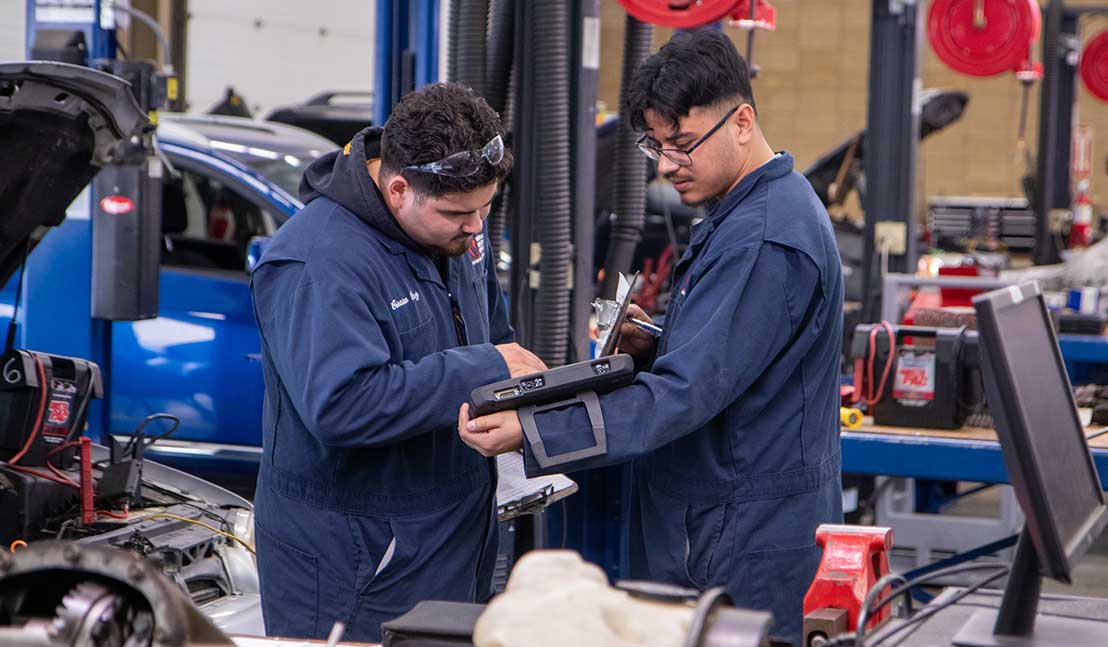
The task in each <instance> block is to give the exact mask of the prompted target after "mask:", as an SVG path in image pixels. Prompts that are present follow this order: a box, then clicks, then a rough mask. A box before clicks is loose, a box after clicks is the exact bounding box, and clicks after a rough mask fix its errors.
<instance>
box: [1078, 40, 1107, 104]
mask: <svg viewBox="0 0 1108 647" xmlns="http://www.w3.org/2000/svg"><path fill="white" fill-rule="evenodd" d="M1081 80H1082V81H1084V82H1085V88H1086V89H1088V91H1089V94H1092V95H1093V96H1094V97H1096V98H1098V99H1100V100H1101V101H1108V31H1103V32H1101V33H1100V35H1098V36H1096V37H1095V38H1093V39H1092V40H1090V41H1089V44H1088V45H1086V46H1085V51H1083V52H1081Z"/></svg>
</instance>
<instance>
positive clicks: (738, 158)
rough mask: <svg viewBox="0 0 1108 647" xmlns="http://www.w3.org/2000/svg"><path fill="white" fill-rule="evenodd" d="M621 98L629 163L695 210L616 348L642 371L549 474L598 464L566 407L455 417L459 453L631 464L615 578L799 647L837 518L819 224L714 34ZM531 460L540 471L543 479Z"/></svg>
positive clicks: (678, 46)
mask: <svg viewBox="0 0 1108 647" xmlns="http://www.w3.org/2000/svg"><path fill="white" fill-rule="evenodd" d="M633 88H634V89H633V92H632V93H631V95H630V98H629V101H628V105H627V106H625V108H626V109H627V111H628V114H629V115H630V118H631V120H632V124H633V125H634V126H635V128H636V129H637V130H639V131H641V132H642V134H643V137H642V139H641V140H640V147H641V148H642V149H643V152H645V153H646V154H647V155H648V156H649V157H651V158H654V159H656V160H658V172H659V173H660V174H661V175H664V176H665V177H666V178H668V179H669V180H670V181H671V182H672V183H673V185H674V187H675V188H676V189H677V191H678V192H679V193H680V194H681V198H682V200H683V202H685V203H686V204H700V203H705V204H706V205H708V206H709V207H710V212H709V215H708V217H707V218H706V219H705V220H704V221H703V222H701V223H699V224H698V225H696V227H694V229H693V233H692V241H691V243H690V245H689V247H688V249H687V250H686V251H685V253H684V256H683V257H682V258H681V260H680V261H679V262H678V264H677V266H676V268H675V270H674V274H673V281H672V285H673V296H672V298H671V301H670V303H669V306H668V308H667V311H666V314H665V319H664V322H659V323H661V324H662V325H663V327H664V332H663V334H662V337H661V339H660V340H658V342H657V344H656V345H655V344H654V343H653V341H652V338H651V337H649V336H648V335H646V334H645V333H642V332H641V331H639V330H638V329H637V328H635V327H633V326H630V325H625V326H624V327H623V329H622V335H623V336H622V341H621V350H622V351H624V352H628V353H630V354H632V355H634V356H635V357H636V360H637V363H638V364H643V365H646V366H649V369H648V370H644V371H642V372H639V373H638V374H637V375H636V377H635V380H634V382H632V384H630V385H629V386H627V387H624V388H621V389H618V390H616V391H613V392H611V393H609V394H607V395H603V396H600V398H599V401H600V408H601V411H602V413H603V417H604V425H605V427H606V442H607V451H606V452H605V453H604V454H603V455H600V456H595V457H591V458H585V459H579V460H576V461H573V460H572V459H571V461H570V462H567V461H564V460H563V461H558V460H557V456H558V455H565V454H568V453H570V452H576V450H581V449H584V448H588V447H592V446H595V441H594V437H593V430H592V428H591V426H590V424H589V420H588V416H587V414H586V411H585V407H583V406H580V405H574V406H569V407H564V408H561V409H555V410H552V411H547V412H543V413H539V414H537V415H535V416H534V420H535V432H537V433H535V436H536V437H527V436H525V435H524V434H523V432H522V428H521V424H520V422H519V417H518V416H517V414H516V412H514V411H509V412H501V413H498V414H492V415H489V416H485V417H482V418H477V419H474V420H470V419H469V414H468V408H467V407H466V406H464V405H463V406H462V408H461V410H460V411H459V414H458V415H459V434H460V435H461V437H462V439H463V440H464V441H465V442H466V443H467V444H469V445H471V446H473V447H474V448H476V449H478V451H480V452H482V453H483V454H485V455H487V456H492V455H495V454H499V453H503V452H505V451H513V450H516V449H519V448H520V447H522V449H523V451H524V453H525V459H526V465H527V470H528V473H529V474H530V475H535V474H537V473H540V472H544V471H545V472H558V471H573V470H578V469H583V468H591V467H599V466H603V465H610V464H613V463H619V462H623V461H627V460H630V459H633V460H634V465H635V491H636V496H635V497H634V498H633V499H634V500H633V503H632V505H633V510H632V515H631V516H632V524H633V528H632V534H631V538H632V542H631V543H632V553H633V554H632V564H631V565H632V569H633V571H637V572H633V573H632V575H633V576H635V577H641V578H649V579H652V580H660V581H664V582H669V583H673V584H679V585H683V586H688V587H695V588H698V589H702V590H703V589H706V588H708V587H714V586H723V587H726V589H727V590H728V592H729V593H730V594H731V596H732V597H733V598H734V601H735V603H736V604H737V605H738V606H740V607H747V608H754V609H769V610H771V611H772V612H773V615H774V623H775V624H774V627H775V628H774V631H773V633H774V634H775V635H778V636H780V637H782V638H786V639H789V640H792V641H793V642H794V643H795V644H799V643H800V627H801V620H802V618H801V616H802V612H801V606H802V600H803V596H804V593H805V591H806V590H807V588H808V585H809V584H810V583H811V579H812V576H813V575H814V574H815V571H816V567H817V565H818V562H819V559H820V554H821V552H820V549H819V548H818V547H817V546H816V545H815V533H816V527H817V526H818V525H819V524H821V523H827V522H841V518H842V500H841V487H842V486H841V482H840V461H839V385H838V374H839V356H840V352H841V339H842V320H843V319H842V298H843V297H842V275H841V265H840V261H839V255H838V251H837V248H836V245H835V238H834V235H833V233H832V229H831V225H830V221H829V219H828V216H827V213H826V211H824V209H823V206H822V205H821V204H820V201H819V200H818V198H817V197H816V195H815V193H814V192H813V191H812V188H811V186H810V185H809V184H808V182H807V181H806V180H805V179H804V177H803V176H801V175H799V174H798V173H796V172H794V171H793V159H792V156H791V155H789V154H788V153H778V154H776V155H775V154H774V152H773V150H772V149H771V148H770V147H769V145H768V144H767V143H766V141H765V139H764V138H763V135H762V133H761V130H760V128H759V126H758V122H757V120H756V113H755V108H754V97H753V94H752V92H751V87H750V77H749V72H748V70H747V66H746V63H745V62H744V61H743V60H742V58H741V57H739V55H738V53H737V52H736V51H735V47H734V45H733V44H732V43H731V41H730V40H729V39H728V38H727V37H726V36H725V35H723V34H722V33H721V32H718V31H710V30H706V31H699V32H695V33H691V34H679V35H677V36H675V37H674V38H673V40H671V41H670V42H669V43H668V44H667V45H665V46H664V47H663V48H662V49H661V50H660V51H659V52H658V53H657V54H655V55H654V56H652V57H651V58H650V59H648V60H647V61H646V62H645V63H643V65H642V67H641V68H640V69H639V70H638V72H637V74H636V77H635V80H634V84H633ZM633 314H636V315H638V316H639V317H644V316H645V315H644V313H643V312H642V311H641V310H635V311H633ZM535 441H540V442H541V443H542V447H543V449H544V450H545V453H546V454H547V455H549V456H551V457H552V458H553V459H554V460H553V462H552V463H551V464H548V465H547V466H546V467H545V468H540V466H539V465H538V463H537V461H536V458H535V456H536V452H535V451H533V447H532V443H533V442H535ZM636 549H638V553H639V554H637V555H636V554H635V552H636Z"/></svg>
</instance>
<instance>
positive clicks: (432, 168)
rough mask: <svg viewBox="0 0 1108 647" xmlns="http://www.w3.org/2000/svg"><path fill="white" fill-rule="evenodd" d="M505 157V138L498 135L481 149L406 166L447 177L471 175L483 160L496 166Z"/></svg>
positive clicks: (409, 168) (410, 168)
mask: <svg viewBox="0 0 1108 647" xmlns="http://www.w3.org/2000/svg"><path fill="white" fill-rule="evenodd" d="M503 159H504V139H503V138H502V137H501V136H500V135H497V136H496V137H493V138H492V139H490V140H489V143H487V144H485V145H484V146H483V147H482V148H481V150H475V151H460V152H458V153H454V154H453V155H447V156H446V157H444V158H443V159H441V160H439V161H437V162H428V163H426V164H417V165H413V166H406V167H404V170H406V171H419V172H420V173H434V174H435V175H445V176H447V177H469V176H470V175H473V174H474V173H476V172H477V171H478V170H480V168H481V162H482V161H486V162H488V163H489V164H491V165H492V166H496V165H497V164H499V163H500V162H501V161H502V160H503Z"/></svg>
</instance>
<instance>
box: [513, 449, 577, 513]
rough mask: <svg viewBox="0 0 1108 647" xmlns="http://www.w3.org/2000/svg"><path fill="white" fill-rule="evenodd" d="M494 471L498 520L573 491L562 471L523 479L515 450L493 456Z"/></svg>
mask: <svg viewBox="0 0 1108 647" xmlns="http://www.w3.org/2000/svg"><path fill="white" fill-rule="evenodd" d="M496 471H497V472H498V474H499V481H498V482H497V485H496V513H497V516H498V517H499V518H500V521H504V520H506V519H511V518H513V517H518V516H520V515H524V514H530V513H532V512H536V511H537V510H539V509H541V508H545V507H546V506H548V505H550V504H551V503H554V502H555V501H561V500H562V499H564V498H566V497H567V496H569V495H571V494H573V493H574V492H576V491H577V483H575V482H574V481H573V479H570V478H569V477H567V476H564V475H562V474H553V475H550V476H539V477H536V478H533V479H529V478H527V475H526V473H525V472H524V468H523V454H520V453H519V452H508V453H507V454H501V455H499V456H497V457H496Z"/></svg>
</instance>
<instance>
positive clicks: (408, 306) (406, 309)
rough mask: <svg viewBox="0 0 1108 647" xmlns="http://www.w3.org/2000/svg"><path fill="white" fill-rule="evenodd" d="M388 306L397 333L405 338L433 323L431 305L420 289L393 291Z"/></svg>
mask: <svg viewBox="0 0 1108 647" xmlns="http://www.w3.org/2000/svg"><path fill="white" fill-rule="evenodd" d="M387 298H389V302H388V303H387V304H386V305H387V306H388V309H389V314H390V316H391V318H392V323H393V326H394V327H395V328H396V332H397V333H398V334H399V335H401V336H404V335H406V334H408V333H410V332H412V331H415V330H418V329H420V328H423V327H425V326H426V325H427V324H429V323H430V322H431V318H432V312H431V303H430V301H429V299H428V298H427V296H426V295H424V294H423V290H420V289H419V287H418V286H417V287H411V288H405V287H401V288H399V289H393V290H392V291H391V292H390V293H389V295H388V297H387Z"/></svg>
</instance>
